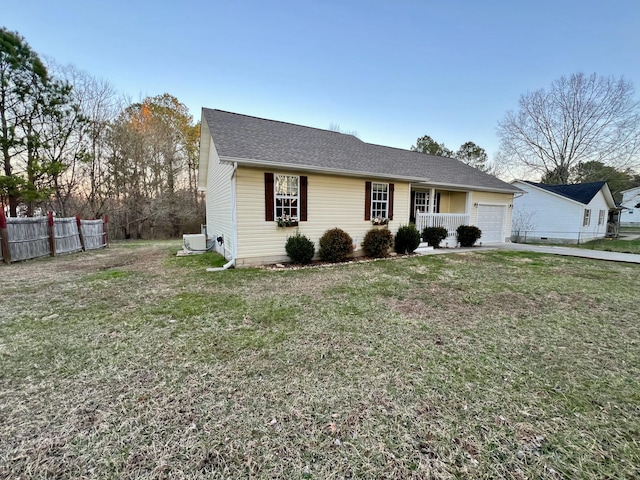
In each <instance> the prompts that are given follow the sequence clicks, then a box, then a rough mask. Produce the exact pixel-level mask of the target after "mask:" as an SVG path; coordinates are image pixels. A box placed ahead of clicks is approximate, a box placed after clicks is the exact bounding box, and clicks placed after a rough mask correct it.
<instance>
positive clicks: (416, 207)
mask: <svg viewBox="0 0 640 480" xmlns="http://www.w3.org/2000/svg"><path fill="white" fill-rule="evenodd" d="M415 194H416V196H415V198H414V200H413V213H414V214H415V213H417V212H420V213H429V204H430V203H431V194H430V193H429V192H424V191H421V190H416V191H415ZM418 195H424V203H421V202H418ZM434 202H435V203H434V204H433V213H438V211H439V210H440V206H439V205H438V194H437V193H435V194H434ZM421 208H424V209H423V210H419V209H421Z"/></svg>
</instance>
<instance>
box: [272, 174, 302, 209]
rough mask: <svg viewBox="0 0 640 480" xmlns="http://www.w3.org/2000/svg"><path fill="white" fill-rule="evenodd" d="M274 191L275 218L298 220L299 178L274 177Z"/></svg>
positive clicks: (289, 176)
mask: <svg viewBox="0 0 640 480" xmlns="http://www.w3.org/2000/svg"><path fill="white" fill-rule="evenodd" d="M274 189H275V191H274V199H275V209H276V211H275V215H276V218H277V219H278V218H288V219H291V220H298V214H299V212H298V207H299V205H300V177H298V176H295V175H274Z"/></svg>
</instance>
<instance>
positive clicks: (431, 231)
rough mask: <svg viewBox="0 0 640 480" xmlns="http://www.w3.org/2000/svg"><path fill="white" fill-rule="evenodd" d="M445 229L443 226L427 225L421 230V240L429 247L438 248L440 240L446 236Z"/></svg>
mask: <svg viewBox="0 0 640 480" xmlns="http://www.w3.org/2000/svg"><path fill="white" fill-rule="evenodd" d="M448 234H449V232H447V229H446V228H444V227H427V228H425V229H424V230H423V231H422V240H424V241H425V242H427V243H428V244H429V246H430V247H433V248H440V242H441V241H442V240H444V239H445V238H447V235H448Z"/></svg>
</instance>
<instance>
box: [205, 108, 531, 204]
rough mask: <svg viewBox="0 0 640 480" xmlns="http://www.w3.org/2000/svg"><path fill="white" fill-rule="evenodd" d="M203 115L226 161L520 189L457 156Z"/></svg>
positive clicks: (215, 112)
mask: <svg viewBox="0 0 640 480" xmlns="http://www.w3.org/2000/svg"><path fill="white" fill-rule="evenodd" d="M202 115H203V122H205V121H206V124H207V127H208V129H209V131H210V133H211V137H212V139H213V142H214V144H215V146H216V149H217V151H218V154H219V155H220V158H221V159H222V160H227V161H230V160H233V161H237V162H238V163H239V164H243V163H244V164H254V165H265V166H271V167H281V168H283V169H284V168H300V169H306V170H311V171H323V172H331V173H342V174H347V175H367V176H378V177H382V178H397V179H406V180H409V181H414V182H426V183H428V184H430V185H436V186H438V185H442V186H451V187H455V186H459V187H474V188H476V189H478V190H485V191H497V192H521V190H520V189H519V188H517V187H515V186H514V185H511V184H509V183H506V182H503V181H502V180H499V179H498V178H496V177H494V176H493V175H489V174H486V173H484V172H481V171H480V170H478V169H476V168H473V167H470V166H468V165H466V164H464V163H462V162H460V161H458V160H455V159H452V158H446V157H437V156H434V155H427V154H424V153H418V152H412V151H409V150H402V149H399V148H392V147H385V146H381V145H373V144H370V143H365V142H363V141H362V140H360V139H358V138H356V137H354V136H353V135H347V134H343V133H338V132H333V131H330V130H322V129H319V128H311V127H305V126H302V125H295V124H292V123H286V122H280V121H276V120H266V119H263V118H257V117H250V116H248V115H241V114H237V113H231V112H225V111H222V110H212V109H208V108H203V109H202Z"/></svg>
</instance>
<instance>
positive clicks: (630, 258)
mask: <svg viewBox="0 0 640 480" xmlns="http://www.w3.org/2000/svg"><path fill="white" fill-rule="evenodd" d="M495 246H496V247H497V248H501V249H504V250H520V251H525V252H538V253H550V254H552V255H566V256H569V257H583V258H593V259H596V260H608V261H610V262H626V263H640V255H636V254H633V253H618V252H605V251H603V250H588V249H586V248H572V247H556V246H545V245H529V244H526V243H501V244H499V245H495Z"/></svg>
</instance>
